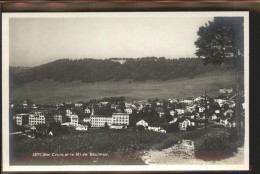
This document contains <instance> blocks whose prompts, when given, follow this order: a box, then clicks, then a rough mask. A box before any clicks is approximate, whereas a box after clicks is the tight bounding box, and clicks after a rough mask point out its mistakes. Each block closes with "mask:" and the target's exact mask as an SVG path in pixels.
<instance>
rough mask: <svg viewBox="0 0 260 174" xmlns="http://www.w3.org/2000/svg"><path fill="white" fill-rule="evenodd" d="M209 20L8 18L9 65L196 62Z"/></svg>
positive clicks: (173, 18) (199, 18) (204, 18)
mask: <svg viewBox="0 0 260 174" xmlns="http://www.w3.org/2000/svg"><path fill="white" fill-rule="evenodd" d="M209 20H213V18H210V17H196V18H187V17H186V18H185V17H183V18H180V17H158V18H142V17H138V18H134V17H127V18H116V17H111V18H104V17H103V18H94V17H88V18H86V17H85V18H74V19H72V18H11V19H10V22H9V44H10V45H9V55H10V59H9V61H10V66H27V67H33V66H38V65H41V64H45V63H48V62H51V61H54V60H57V59H62V58H70V59H80V58H97V59H100V58H102V59H104V58H112V57H118V58H119V57H122V58H140V57H149V56H156V57H165V58H179V57H196V56H195V52H196V46H195V45H194V42H195V41H196V40H197V38H198V36H197V31H198V29H199V27H200V26H204V25H205V24H206V23H207V22H208V21H209Z"/></svg>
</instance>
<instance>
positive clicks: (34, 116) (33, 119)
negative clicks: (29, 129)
mask: <svg viewBox="0 0 260 174" xmlns="http://www.w3.org/2000/svg"><path fill="white" fill-rule="evenodd" d="M46 115H47V112H46V111H32V112H30V113H29V126H33V125H38V124H45V121H46V120H45V116H46Z"/></svg>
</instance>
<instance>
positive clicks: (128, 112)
mask: <svg viewBox="0 0 260 174" xmlns="http://www.w3.org/2000/svg"><path fill="white" fill-rule="evenodd" d="M125 112H126V113H127V114H132V113H133V109H132V108H126V109H125Z"/></svg>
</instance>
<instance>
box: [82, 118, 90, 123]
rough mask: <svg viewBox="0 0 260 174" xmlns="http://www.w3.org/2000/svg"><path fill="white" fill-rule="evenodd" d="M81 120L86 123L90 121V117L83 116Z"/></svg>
mask: <svg viewBox="0 0 260 174" xmlns="http://www.w3.org/2000/svg"><path fill="white" fill-rule="evenodd" d="M83 122H85V123H87V122H91V119H90V117H85V118H83Z"/></svg>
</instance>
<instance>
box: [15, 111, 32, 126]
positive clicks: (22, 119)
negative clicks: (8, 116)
mask: <svg viewBox="0 0 260 174" xmlns="http://www.w3.org/2000/svg"><path fill="white" fill-rule="evenodd" d="M14 119H15V121H16V125H19V126H22V125H28V124H29V114H27V113H26V114H16V115H15V116H14Z"/></svg>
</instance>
